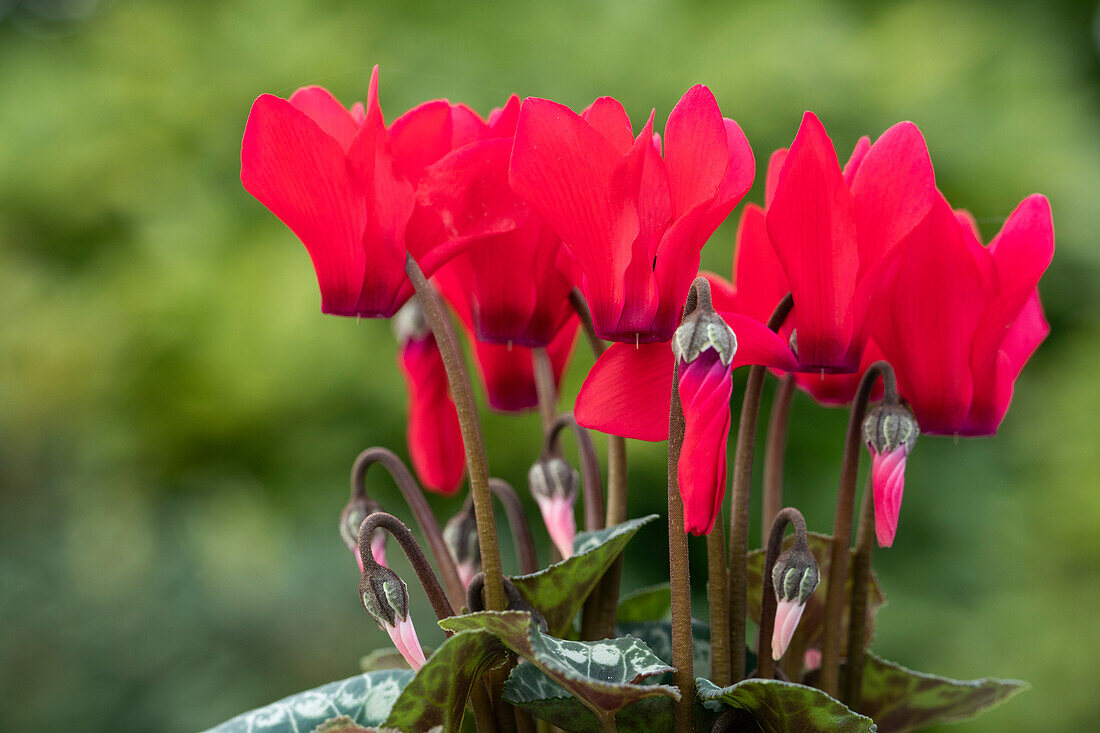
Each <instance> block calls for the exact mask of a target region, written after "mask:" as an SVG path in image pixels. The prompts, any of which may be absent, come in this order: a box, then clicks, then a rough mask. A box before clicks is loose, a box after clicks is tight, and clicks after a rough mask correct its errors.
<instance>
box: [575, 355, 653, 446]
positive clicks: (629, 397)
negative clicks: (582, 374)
mask: <svg viewBox="0 0 1100 733" xmlns="http://www.w3.org/2000/svg"><path fill="white" fill-rule="evenodd" d="M672 365H673V356H672V347H671V346H670V345H669V344H668V343H667V342H665V343H655V344H642V345H641V346H634V345H633V344H611V346H610V347H609V348H608V349H607V351H605V352H604V353H603V354H602V355H601V356H600V358H599V359H597V360H596V363H595V364H593V365H592V369H591V371H589V372H588V376H587V377H586V378H585V380H584V384H583V385H581V391H580V394H578V395H577V404H576V408H575V410H574V413H575V415H576V418H577V422H579V423H580V424H581V425H583V426H585V427H586V428H592V429H593V430H599V431H602V432H604V433H608V434H610V435H622V436H623V437H626V438H635V439H637V440H649V441H660V440H666V439H667V438H668V408H669V403H670V401H671V399H672Z"/></svg>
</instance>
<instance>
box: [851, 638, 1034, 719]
mask: <svg viewBox="0 0 1100 733" xmlns="http://www.w3.org/2000/svg"><path fill="white" fill-rule="evenodd" d="M1028 687H1030V685H1028V684H1027V683H1026V682H1021V681H1019V680H998V679H992V678H989V677H985V678H983V679H980V680H952V679H948V678H946V677H939V676H937V675H931V674H924V673H922V672H914V671H913V670H911V669H906V668H905V667H902V666H901V665H898V664H894V663H893V662H888V661H886V660H885V659H880V658H879V657H876V656H875V655H874V654H870V653H868V654H867V662H866V663H865V664H864V667H863V697H862V702H861V704H860V706H859V707H860V710H861V711H863V712H864V713H866V714H867V715H870V716H871V717H872V718H874V719H875V722H876V723H877V724H878V728H879V731H880V732H881V733H905V732H906V731H914V730H923V729H924V728H926V727H928V726H930V725H936V724H940V723H957V722H959V721H962V720H968V719H970V718H973V717H974V716H975V715H978V714H979V713H981V712H983V711H985V710H988V709H989V708H992V707H995V706H997V705H1000V704H1001V703H1003V702H1004V701H1005V700H1007V699H1008V698H1010V697H1012V696H1013V695H1015V694H1017V693H1019V692H1022V691H1024V690H1026V689H1028Z"/></svg>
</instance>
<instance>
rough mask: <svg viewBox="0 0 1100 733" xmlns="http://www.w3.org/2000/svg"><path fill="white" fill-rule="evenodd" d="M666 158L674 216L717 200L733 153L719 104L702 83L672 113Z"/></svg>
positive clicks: (667, 133) (666, 145) (691, 90)
mask: <svg viewBox="0 0 1100 733" xmlns="http://www.w3.org/2000/svg"><path fill="white" fill-rule="evenodd" d="M664 158H665V165H666V167H667V170H668V188H669V195H670V197H671V201H672V214H673V216H675V217H679V216H682V215H683V214H684V213H686V212H687V211H689V210H690V209H692V208H694V207H695V206H697V205H699V204H702V203H709V202H711V201H713V200H714V197H715V195H716V193H717V191H718V186H719V184H720V183H722V180H723V179H724V178H725V175H726V170H727V168H729V165H730V150H729V143H728V141H727V137H726V128H725V123H724V121H723V119H722V112H721V111H720V110H719V109H718V102H717V101H716V100H715V99H714V95H713V94H711V91H710V89H708V88H707V87H705V86H703V85H702V84H697V85H695V86H693V87H692V88H691V89H689V90H688V91H687V93H686V94H684V96H683V97H682V98H681V99H680V101H679V102H678V103H677V104H676V106H675V107H674V108H673V109H672V113H671V114H669V116H668V124H667V125H666V126H665V156H664Z"/></svg>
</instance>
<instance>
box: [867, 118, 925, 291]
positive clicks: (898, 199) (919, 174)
mask: <svg viewBox="0 0 1100 733" xmlns="http://www.w3.org/2000/svg"><path fill="white" fill-rule="evenodd" d="M937 197H938V194H937V192H936V178H935V174H934V173H933V172H932V161H931V160H930V159H929V158H928V146H927V145H926V144H925V142H924V136H923V135H921V133H920V130H918V129H917V126H916V125H914V124H913V123H912V122H899V123H898V124H896V125H894V126H893V127H891V128H890V129H889V130H887V131H886V132H884V133H882V136H881V137H879V139H878V140H876V141H875V144H874V145H872V146H871V148H870V150H868V151H867V154H866V156H864V158H863V160H862V162H861V163H860V164H859V166H858V170H857V171H856V173H855V175H854V176H853V178H852V200H853V202H854V204H855V214H856V222H857V225H858V226H859V257H860V269H861V271H863V272H866V271H867V270H868V269H870V268H871V267H872V266H873V264H874V263H875V261H876V260H877V259H879V258H880V257H883V256H885V255H886V254H887V253H888V252H889V251H890V250H891V249H892V248H893V247H894V245H896V244H897V243H898V242H899V241H900V240H901V239H902V237H904V236H905V235H906V234H908V233H909V232H910V231H912V230H913V227H915V226H916V225H917V223H918V222H919V221H920V220H921V219H923V218H924V216H925V214H927V213H928V210H929V209H930V208H931V207H932V202H933V201H934V200H935V199H936V198H937Z"/></svg>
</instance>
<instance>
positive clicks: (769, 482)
mask: <svg viewBox="0 0 1100 733" xmlns="http://www.w3.org/2000/svg"><path fill="white" fill-rule="evenodd" d="M793 395H794V375H793V374H784V375H783V376H782V377H780V378H779V384H777V385H776V388H775V399H774V400H773V401H772V414H771V417H769V418H768V441H767V443H765V445H764V505H763V507H764V508H763V510H762V511H761V515H760V519H761V523H760V536H761V537H765V536H767V534H768V532H769V531H770V530H771V526H772V522H774V521H775V515H776V514H778V513H779V510H780V509H782V508H783V454H784V453H785V452H786V449H787V423H788V421H789V419H790V416H791V397H792V396H793Z"/></svg>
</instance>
